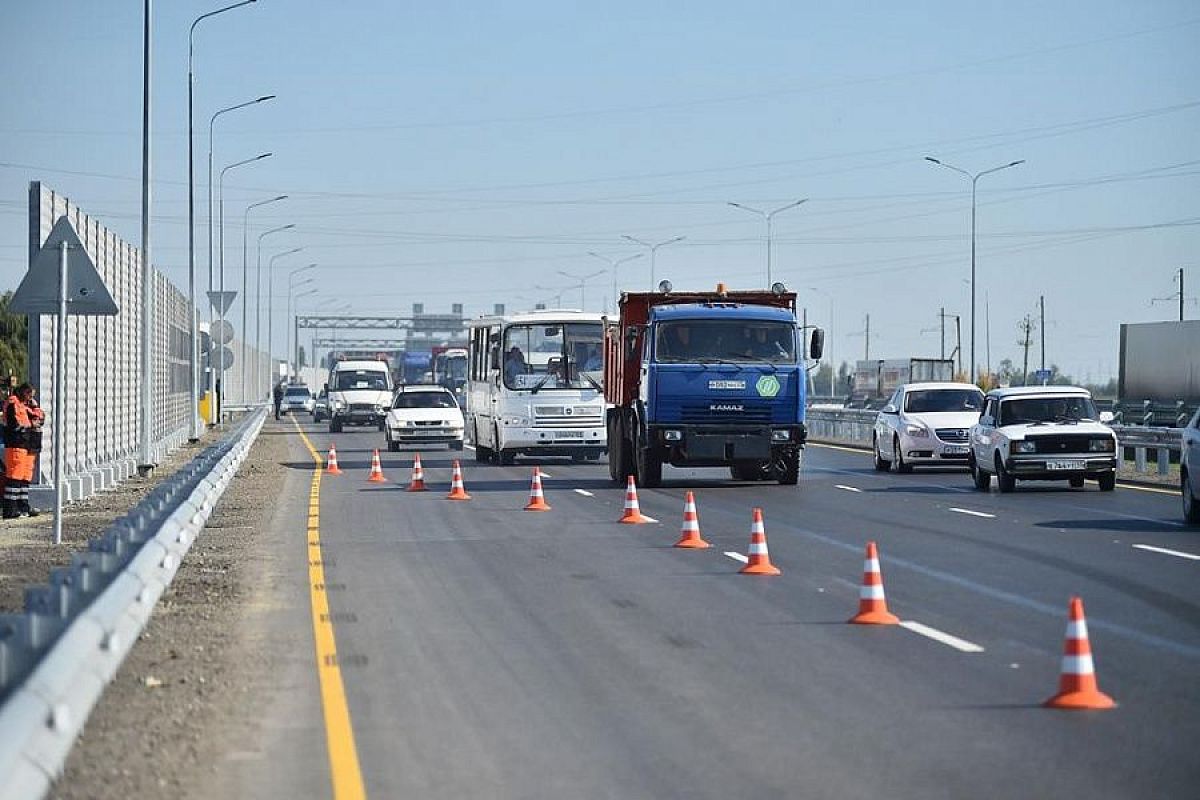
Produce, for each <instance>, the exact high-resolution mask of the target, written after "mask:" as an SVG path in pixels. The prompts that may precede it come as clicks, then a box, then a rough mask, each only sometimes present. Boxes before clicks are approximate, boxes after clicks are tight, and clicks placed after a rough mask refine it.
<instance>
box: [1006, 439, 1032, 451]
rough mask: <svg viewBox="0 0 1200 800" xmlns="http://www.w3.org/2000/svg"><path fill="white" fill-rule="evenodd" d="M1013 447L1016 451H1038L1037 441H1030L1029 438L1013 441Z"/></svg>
mask: <svg viewBox="0 0 1200 800" xmlns="http://www.w3.org/2000/svg"><path fill="white" fill-rule="evenodd" d="M1011 449H1012V452H1014V453H1036V452H1037V442H1034V441H1030V440H1028V439H1027V440H1025V441H1022V442H1013V443H1012V445H1011Z"/></svg>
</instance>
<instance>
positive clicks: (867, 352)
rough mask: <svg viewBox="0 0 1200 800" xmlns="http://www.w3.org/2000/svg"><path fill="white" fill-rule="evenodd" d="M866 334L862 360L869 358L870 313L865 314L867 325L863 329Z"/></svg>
mask: <svg viewBox="0 0 1200 800" xmlns="http://www.w3.org/2000/svg"><path fill="white" fill-rule="evenodd" d="M864 333H865V335H866V352H865V353H864V355H863V360H865V361H870V360H871V315H870V314H867V327H866V329H865V330H864Z"/></svg>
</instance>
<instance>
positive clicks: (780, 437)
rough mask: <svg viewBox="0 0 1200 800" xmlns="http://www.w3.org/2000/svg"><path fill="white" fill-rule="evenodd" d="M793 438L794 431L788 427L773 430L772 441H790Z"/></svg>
mask: <svg viewBox="0 0 1200 800" xmlns="http://www.w3.org/2000/svg"><path fill="white" fill-rule="evenodd" d="M791 440H792V432H791V431H789V430H787V429H783V430H775V431H771V441H772V442H790V441H791Z"/></svg>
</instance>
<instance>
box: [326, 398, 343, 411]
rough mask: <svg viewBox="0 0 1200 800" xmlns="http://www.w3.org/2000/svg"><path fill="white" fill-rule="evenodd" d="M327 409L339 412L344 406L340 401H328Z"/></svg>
mask: <svg viewBox="0 0 1200 800" xmlns="http://www.w3.org/2000/svg"><path fill="white" fill-rule="evenodd" d="M329 407H330V408H332V409H334V410H335V411H341V410H342V409H343V408H345V407H346V404H345V403H343V402H342V401H341V400H330V401H329Z"/></svg>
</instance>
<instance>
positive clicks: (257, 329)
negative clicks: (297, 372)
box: [254, 223, 300, 392]
mask: <svg viewBox="0 0 1200 800" xmlns="http://www.w3.org/2000/svg"><path fill="white" fill-rule="evenodd" d="M295 227H296V226H295V224H294V223H288V224H287V225H280V226H279V227H278V228H271V230H269V231H263V232H262V233H260V234H259V235H258V252H257V256H256V261H255V264H254V349H255V350H256V351H258V360H256V361H255V362H254V386H255V389H256V390H257V391H259V392H269V391H270V388H271V387H269V386H263V385H262V376H261V375H259V374H258V366H259V362H261V361H262V354H263V353H262V329H261V326H260V325H259V322H260V321H261V320H262V240H263V239H264V238H266V237H267V236H270V235H271V234H273V233H279V232H281V231H289V230H291V229H292V228H295ZM299 249H300V248H299V247H297V248H296V249H295V250H289V251H288V252H289V253H294V252H296V250H299ZM270 360H271V353H270V348H269V347H268V348H267V362H268V363H270Z"/></svg>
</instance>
